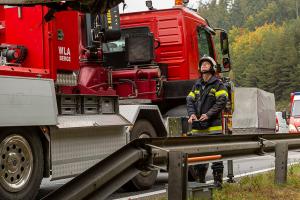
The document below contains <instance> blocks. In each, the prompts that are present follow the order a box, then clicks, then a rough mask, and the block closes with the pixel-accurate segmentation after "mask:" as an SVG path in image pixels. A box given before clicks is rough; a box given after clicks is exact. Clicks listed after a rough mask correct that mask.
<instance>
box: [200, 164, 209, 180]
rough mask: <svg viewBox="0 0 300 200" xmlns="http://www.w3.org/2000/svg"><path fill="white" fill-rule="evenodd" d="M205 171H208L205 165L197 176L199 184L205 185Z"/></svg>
mask: <svg viewBox="0 0 300 200" xmlns="http://www.w3.org/2000/svg"><path fill="white" fill-rule="evenodd" d="M207 170H208V166H206V165H205V166H203V167H202V168H200V169H199V176H198V178H199V180H198V181H199V183H206V180H205V176H206V173H207Z"/></svg>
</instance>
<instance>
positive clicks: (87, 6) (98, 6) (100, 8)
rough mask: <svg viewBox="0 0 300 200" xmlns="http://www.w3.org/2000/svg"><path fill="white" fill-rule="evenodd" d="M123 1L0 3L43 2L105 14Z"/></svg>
mask: <svg viewBox="0 0 300 200" xmlns="http://www.w3.org/2000/svg"><path fill="white" fill-rule="evenodd" d="M121 2H123V0H66V1H61V0H0V5H11V6H32V5H41V4H43V5H47V6H49V7H52V8H53V7H54V8H56V9H61V10H66V9H68V8H70V9H73V10H79V11H82V12H91V13H99V12H100V13H101V14H104V13H106V12H107V11H108V10H109V9H111V8H113V7H115V6H117V5H118V4H119V3H121Z"/></svg>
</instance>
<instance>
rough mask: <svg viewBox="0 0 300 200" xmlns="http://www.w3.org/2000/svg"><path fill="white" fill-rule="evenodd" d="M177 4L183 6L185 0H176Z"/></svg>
mask: <svg viewBox="0 0 300 200" xmlns="http://www.w3.org/2000/svg"><path fill="white" fill-rule="evenodd" d="M175 5H176V6H182V5H183V0H175Z"/></svg>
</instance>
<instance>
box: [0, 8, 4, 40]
mask: <svg viewBox="0 0 300 200" xmlns="http://www.w3.org/2000/svg"><path fill="white" fill-rule="evenodd" d="M4 17H5V15H4V8H3V6H0V43H2V42H4V41H5V21H4Z"/></svg>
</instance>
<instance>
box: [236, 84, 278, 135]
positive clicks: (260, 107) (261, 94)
mask: <svg viewBox="0 0 300 200" xmlns="http://www.w3.org/2000/svg"><path fill="white" fill-rule="evenodd" d="M234 97H235V106H234V109H235V110H234V114H233V121H232V125H233V129H234V130H236V129H264V130H266V129H270V130H274V129H275V98H274V94H273V93H269V92H266V91H263V90H260V89H257V88H235V95H234Z"/></svg>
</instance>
